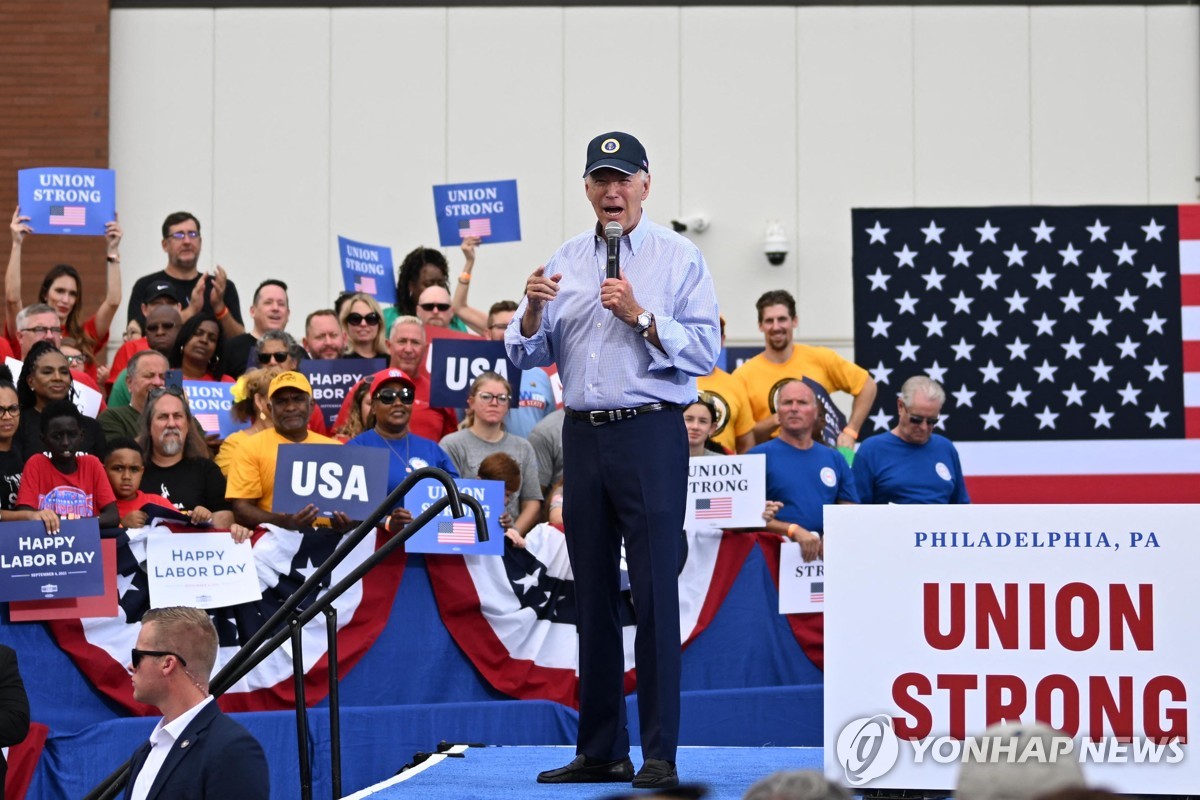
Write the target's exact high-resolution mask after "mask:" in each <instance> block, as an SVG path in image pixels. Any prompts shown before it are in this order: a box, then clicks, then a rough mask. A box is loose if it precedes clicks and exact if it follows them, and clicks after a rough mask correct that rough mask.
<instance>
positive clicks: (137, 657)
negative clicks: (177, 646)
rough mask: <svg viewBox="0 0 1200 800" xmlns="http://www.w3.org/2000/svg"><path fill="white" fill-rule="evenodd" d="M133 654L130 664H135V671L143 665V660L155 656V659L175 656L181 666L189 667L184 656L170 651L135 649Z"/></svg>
mask: <svg viewBox="0 0 1200 800" xmlns="http://www.w3.org/2000/svg"><path fill="white" fill-rule="evenodd" d="M131 653H132V656H131V658H130V659H129V662H130V663H131V664H133V668H134V669H137V668H138V664H140V663H142V658H143V657H144V656H154V657H155V658H162V657H163V656H175V657H176V658H178V659H179V663H180V664H183V665H184V666H185V667H186V666H187V662H186V661H184V660H183V656H181V655H179V653H172V652H171V651H170V650H138V649H137V648H136V647H135V648H133V650H132V651H131Z"/></svg>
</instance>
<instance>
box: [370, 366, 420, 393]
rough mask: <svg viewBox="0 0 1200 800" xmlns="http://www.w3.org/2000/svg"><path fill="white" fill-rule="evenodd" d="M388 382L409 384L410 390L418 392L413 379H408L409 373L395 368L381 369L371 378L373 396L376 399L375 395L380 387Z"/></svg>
mask: <svg viewBox="0 0 1200 800" xmlns="http://www.w3.org/2000/svg"><path fill="white" fill-rule="evenodd" d="M388 381H400V382H401V383H407V384H408V386H409V388H410V389H412V390H413V391H414V392H415V391H416V390H417V384H415V383H413V379H412V378H410V377H408V373H406V372H405V371H404V370H402V369H395V368H392V369H381V370H379V372H376V373H375V374H374V375H373V376H372V377H371V396H372V397H374V396H375V393H376V392H378V391H379V387H380V386H383V385H384V384H385V383H387V382H388Z"/></svg>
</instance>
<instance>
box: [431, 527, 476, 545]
mask: <svg viewBox="0 0 1200 800" xmlns="http://www.w3.org/2000/svg"><path fill="white" fill-rule="evenodd" d="M437 540H438V544H474V543H475V523H474V522H439V523H438V528H437Z"/></svg>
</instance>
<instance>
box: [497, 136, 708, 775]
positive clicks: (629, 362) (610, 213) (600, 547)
mask: <svg viewBox="0 0 1200 800" xmlns="http://www.w3.org/2000/svg"><path fill="white" fill-rule="evenodd" d="M584 191H585V193H586V195H587V198H588V202H589V203H591V206H592V210H593V211H594V212H595V214H596V219H597V223H596V225H595V226H593V227H591V228H589V229H588V230H587V231H585V232H584V233H582V234H580V235H579V236H576V237H575V238H573V239H571V240H569V241H567V242H566V243H564V244H563V245H562V246H561V247H560V248H559V250H558V252H556V253H555V254H554V257H553V258H552V259H551V260H550V261H549V262H547V264H546V265H545V266H543V267H538V268H537V269H536V270H535V271H534V273H533V274H532V275H531V276H530V277H529V279H528V280H527V281H526V284H525V299H524V300H522V302H521V306H520V308H518V310H517V314H516V315H515V316H514V317H513V320H512V323H511V324H510V325H509V328H508V331H507V332H506V333H505V339H504V341H505V345H506V347H507V350H508V355H509V358H510V359H511V360H512V361H513V362H514V363H515V364H516V365H517V366H518V367H520V368H522V369H528V368H530V367H535V366H548V365H549V364H550V363H551V362H556V363H557V364H558V371H559V374H560V375H561V376H562V382H563V400H564V404H565V405H566V415H567V416H566V419H565V420H564V425H563V460H564V475H565V479H566V486H565V490H566V491H565V494H564V498H563V499H564V506H563V511H564V517H565V522H566V527H565V535H566V543H567V552H568V555H569V556H570V560H571V567H572V569H573V571H574V575H575V592H576V604H577V610H578V629H579V665H580V675H579V740H578V744H577V747H576V752H577V753H578V756H577V757H576V758H575V760H574V761H572V762H571V763H570V764H568V765H566V766H565V767H562V768H560V769H554V770H549V771H547V772H543V773H541V774H540V775H538V781H539V782H541V783H594V782H600V781H628V780H630V779H631V778H632V779H633V785H634V786H635V787H637V788H667V787H671V786H675V785H676V784H678V782H679V776H678V773H677V772H676V769H675V752H676V748H677V746H678V740H679V681H680V633H679V575H678V568H679V556H680V542H681V541H682V535H683V533H682V532H683V521H684V516H685V511H686V505H687V476H688V443H687V432H686V431H685V430H684V427H683V417H682V415H681V414H680V413H679V409H680V407H681V406H683V405H685V404H687V403H690V402H691V401H692V400H694V399H695V397H696V377H698V376H700V375H707V374H708V373H709V372H711V371H712V368H713V366H714V365H715V364H716V362H717V354H718V352H719V350H720V337H719V334H718V321H717V296H716V291H715V290H714V288H713V282H712V276H711V275H710V274H709V271H708V267H707V265H706V264H705V263H704V256H703V255H702V254H701V253H700V251H699V250H698V249H697V248H696V246H695V245H694V244H693V243H692V242H690V241H689V240H687V239H685V238H684V237H682V236H680V235H679V234H677V233H675V232H674V231H671V230H670V229H669V228H664V227H663V226H661V225H656V224H655V223H653V222H651V221H650V220H649V219H647V218H646V215H645V214H643V211H642V203H643V201H644V200H645V199H646V197H647V196H648V195H649V193H650V167H649V161H648V159H647V157H646V150H645V148H644V147H642V144H641V142H639V141H638V140H637V139H636V138H635V137H633V136H630V135H629V134H627V133H621V132H612V133H605V134H601V135H600V136H597V137H596V138H594V139H593V140H592V141H591V142H590V143H589V144H588V149H587V166H586V168H585V169H584ZM611 223H616V224H617V225H619V226H620V228H621V234H620V236H619V237H618V236H614V237H613V239H614V241H613V246H614V248H615V249H618V250H619V253H620V267H621V270H620V273H619V274H618V276H617V277H607V278H606V277H605V275H606V272H607V270H606V266H607V265H606V262H607V252H608V246H607V245H608V243H607V241H606V239H607V237H606V236H605V228H606V227H607V226H608V225H610V224H611ZM622 541H624V543H625V548H626V558H627V560H628V565H629V580H630V589H631V591H632V595H633V604H634V607H636V608H637V615H638V627H637V637H636V640H635V644H634V654H635V658H636V661H637V675H638V707H639V716H640V721H641V730H642V752H643V754H644V755H645V757H646V760H645V763H644V764H643V765H642V768H641V770H640V771H639V772H638V774H637V776H636V777H635V776H634V775H633V765H632V763H631V762H630V760H629V734H628V731H627V730H626V718H625V694H624V674H625V667H624V658H625V656H624V646H623V640H622V633H621V624H620V619H619V615H618V613H617V609H618V608H619V605H620V596H619V592H620V580H619V572H620V563H621V559H620V552H621V543H622Z"/></svg>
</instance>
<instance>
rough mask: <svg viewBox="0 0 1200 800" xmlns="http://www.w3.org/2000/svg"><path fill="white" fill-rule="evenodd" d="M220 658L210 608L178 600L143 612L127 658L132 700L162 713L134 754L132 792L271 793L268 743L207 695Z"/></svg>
mask: <svg viewBox="0 0 1200 800" xmlns="http://www.w3.org/2000/svg"><path fill="white" fill-rule="evenodd" d="M216 660H217V630H216V628H215V627H213V623H212V620H211V619H210V618H209V616H208V612H206V611H201V610H200V609H198V608H186V607H183V606H174V607H168V608H152V609H150V610H149V611H147V612H146V613H145V615H144V616H143V617H142V627H141V630H140V631H138V637H137V642H136V644H135V645H134V647H133V656H132V658H131V659H130V662H129V674H130V677H131V680H132V682H133V699H135V700H137V701H138V702H139V703H145V704H147V705H151V706H154V707H155V708H157V709H158V710H159V711H161V712H162V714H163V717H162V719H161V720H159V721H158V724H157V725H155V726H154V730H153V731H151V733H150V738H149V740H148V741H146V742H143V743H142V744H141V745H140V746H139V747H138V749H137V750H135V751H134V753H133V758H132V759H130V764H129V783H128V784H127V786H126V789H125V792H126V794H125V796H126V797H127V798H135V797H136V798H153V799H154V800H159V799H160V798H161V800H166V798H195V800H227V799H228V798H233V797H236V798H238V800H267V798H269V797H270V796H271V777H270V772H269V771H268V769H267V759H266V757H265V756H264V755H263V749H262V745H260V744H259V743H258V741H257V740H256V739H255V738H254V737H253V736H251V735H250V733H249V732H248V731H247V730H246V729H245V728H243V727H242V726H241V725H239V724H238V723H237V722H234V721H233V719H232V718H230V717H227V716H226V715H225V714H224V713H223V712H222V711H221V709H220V708H218V707H217V704H216V701H214V700H213V698H212V695H210V694H209V693H208V679H209V676H210V675H211V673H212V669H213V665H214V664H215V663H216ZM152 789H153V790H154V791H153V793H151V790H152Z"/></svg>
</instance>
